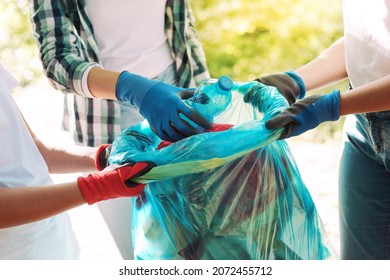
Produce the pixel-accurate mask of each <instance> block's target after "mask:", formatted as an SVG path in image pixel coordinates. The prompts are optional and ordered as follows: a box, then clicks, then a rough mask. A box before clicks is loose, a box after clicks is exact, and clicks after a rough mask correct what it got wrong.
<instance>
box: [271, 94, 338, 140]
mask: <svg viewBox="0 0 390 280" xmlns="http://www.w3.org/2000/svg"><path fill="white" fill-rule="evenodd" d="M339 117H340V91H338V90H335V91H333V92H332V93H330V94H324V95H311V96H308V97H306V98H303V99H301V100H298V101H296V102H295V103H293V104H292V105H291V106H290V107H289V108H288V109H287V110H285V111H284V112H282V113H280V114H278V115H276V116H275V117H273V118H271V119H270V120H268V121H267V122H266V123H265V126H266V128H267V129H270V130H273V129H278V128H282V127H284V129H283V132H282V134H281V136H280V138H279V139H285V138H289V137H292V136H297V135H300V134H302V133H304V132H306V131H307V130H310V129H313V128H315V127H317V126H318V125H319V124H320V123H322V122H325V121H336V120H338V119H339Z"/></svg>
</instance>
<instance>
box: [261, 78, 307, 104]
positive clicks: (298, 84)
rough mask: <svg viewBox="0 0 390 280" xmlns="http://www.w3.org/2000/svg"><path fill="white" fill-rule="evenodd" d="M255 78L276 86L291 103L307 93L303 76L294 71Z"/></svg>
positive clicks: (267, 84) (265, 83)
mask: <svg viewBox="0 0 390 280" xmlns="http://www.w3.org/2000/svg"><path fill="white" fill-rule="evenodd" d="M255 80H256V81H258V82H260V83H262V84H264V85H266V86H273V87H276V88H277V89H278V90H279V92H280V93H281V94H282V95H283V96H284V98H286V99H287V101H288V103H289V104H290V105H291V104H293V103H294V102H295V101H296V99H297V98H298V99H300V98H303V97H304V96H305V94H306V87H305V84H304V82H303V80H302V78H301V77H299V76H298V74H297V73H295V72H294V71H287V72H285V73H282V74H273V75H268V76H263V77H260V78H257V79H255Z"/></svg>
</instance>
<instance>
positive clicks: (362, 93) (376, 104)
mask: <svg viewBox="0 0 390 280" xmlns="http://www.w3.org/2000/svg"><path fill="white" fill-rule="evenodd" d="M387 110H390V75H388V76H386V77H384V78H381V79H379V80H376V81H374V82H371V83H368V84H366V85H363V86H360V87H357V88H355V89H353V90H349V91H346V92H343V93H341V95H340V115H348V114H358V113H369V112H380V111H387Z"/></svg>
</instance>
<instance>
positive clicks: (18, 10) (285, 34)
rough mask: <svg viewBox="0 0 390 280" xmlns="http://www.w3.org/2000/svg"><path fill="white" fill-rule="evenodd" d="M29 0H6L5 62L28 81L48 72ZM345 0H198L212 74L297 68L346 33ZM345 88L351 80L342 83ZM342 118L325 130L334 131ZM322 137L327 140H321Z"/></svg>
mask: <svg viewBox="0 0 390 280" xmlns="http://www.w3.org/2000/svg"><path fill="white" fill-rule="evenodd" d="M28 2H29V1H27V0H2V1H0V26H1V30H2V32H0V61H2V62H3V63H5V64H6V65H7V66H8V68H10V70H11V71H12V72H13V73H14V74H16V76H17V78H18V79H19V80H20V81H21V82H22V83H23V84H28V83H30V82H31V81H34V80H36V79H37V78H40V77H41V76H42V70H41V64H40V61H39V58H38V52H37V47H36V44H35V41H34V39H33V37H32V30H31V23H30V20H29V7H28V5H29V4H28ZM341 2H342V1H341V0H327V1H316V0H259V1H255V0H225V1H221V0H192V1H191V2H190V3H191V6H192V7H193V9H194V16H195V18H196V25H195V27H196V29H197V31H198V34H199V37H200V39H201V41H202V44H203V46H204V49H205V52H206V57H207V62H208V65H209V69H210V72H211V75H212V76H213V77H218V76H220V75H230V76H231V77H232V78H233V79H234V80H237V81H248V80H252V79H254V78H255V77H257V76H260V75H264V74H271V73H274V72H280V71H285V70H289V69H294V68H296V67H298V66H300V65H302V64H304V63H306V62H308V61H309V60H311V59H312V58H313V57H315V56H316V55H317V54H318V53H319V52H320V51H322V50H323V49H324V48H326V47H328V46H329V45H330V44H331V43H332V42H333V41H335V40H336V39H337V38H339V37H340V36H341V35H342V32H343V24H342V14H341ZM338 86H341V87H345V84H341V85H338ZM339 126H340V122H339V123H338V124H337V125H336V124H331V125H326V126H324V127H323V128H322V131H323V132H324V133H325V134H326V135H328V136H329V135H330V136H332V135H333V134H334V132H335V131H340V129H339ZM320 140H322V139H320Z"/></svg>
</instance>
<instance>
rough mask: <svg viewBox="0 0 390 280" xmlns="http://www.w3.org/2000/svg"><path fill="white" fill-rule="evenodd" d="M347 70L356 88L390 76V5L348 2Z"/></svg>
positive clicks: (382, 1)
mask: <svg viewBox="0 0 390 280" xmlns="http://www.w3.org/2000/svg"><path fill="white" fill-rule="evenodd" d="M343 14H344V33H345V47H346V67H347V72H348V76H349V78H350V81H351V84H352V86H353V87H358V86H361V85H364V84H366V83H369V82H372V81H375V80H377V79H379V78H382V77H384V76H387V75H389V74H390V1H388V0H375V1H367V0H344V1H343Z"/></svg>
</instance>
